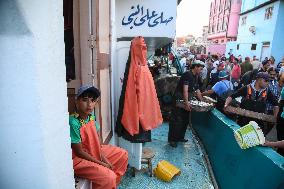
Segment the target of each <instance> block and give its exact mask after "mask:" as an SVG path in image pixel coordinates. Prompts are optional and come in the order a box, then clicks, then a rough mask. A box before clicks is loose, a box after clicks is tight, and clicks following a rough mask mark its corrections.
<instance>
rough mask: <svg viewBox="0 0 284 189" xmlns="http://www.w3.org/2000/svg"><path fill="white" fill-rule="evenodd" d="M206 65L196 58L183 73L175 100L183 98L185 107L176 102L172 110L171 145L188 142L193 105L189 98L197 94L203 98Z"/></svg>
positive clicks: (169, 138)
mask: <svg viewBox="0 0 284 189" xmlns="http://www.w3.org/2000/svg"><path fill="white" fill-rule="evenodd" d="M203 67H204V63H203V62H201V61H199V60H195V61H194V62H193V63H192V64H191V67H190V70H189V71H187V72H185V73H183V74H182V76H181V78H180V80H179V83H178V85H177V87H176V90H175V94H174V102H176V101H180V100H183V103H184V107H185V108H180V107H177V106H176V103H174V107H173V109H172V112H171V118H170V123H169V133H168V142H169V144H170V146H172V147H177V142H187V140H186V139H185V138H184V136H185V132H186V128H187V125H188V124H190V111H191V106H190V104H189V99H191V98H192V97H193V96H196V97H197V98H198V99H199V100H201V99H202V96H201V92H200V88H201V87H202V82H201V78H200V73H201V71H202V69H203Z"/></svg>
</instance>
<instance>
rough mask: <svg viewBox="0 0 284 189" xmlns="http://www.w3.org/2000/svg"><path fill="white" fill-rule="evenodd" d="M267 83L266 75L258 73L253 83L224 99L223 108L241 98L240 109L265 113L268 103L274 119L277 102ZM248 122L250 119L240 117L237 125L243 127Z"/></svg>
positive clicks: (267, 76) (267, 77)
mask: <svg viewBox="0 0 284 189" xmlns="http://www.w3.org/2000/svg"><path fill="white" fill-rule="evenodd" d="M268 81H269V75H268V73H265V72H259V73H258V74H257V76H256V80H255V81H253V82H252V83H251V84H249V85H246V86H243V87H242V88H240V89H239V90H238V91H236V92H235V93H234V94H232V95H231V96H229V97H228V98H227V99H226V102H225V106H224V107H227V106H228V105H229V104H230V102H231V101H232V99H234V98H237V97H240V96H241V97H242V101H241V104H240V108H242V109H246V110H250V111H254V112H259V113H266V104H267V102H270V103H271V104H272V105H273V113H274V116H275V117H276V116H277V113H278V110H279V108H278V102H277V99H276V97H275V96H274V95H273V93H272V92H271V91H270V90H269V89H268ZM249 121H252V119H249V118H247V117H240V119H239V120H238V124H239V125H240V126H244V125H246V124H248V122H249ZM254 121H257V120H254ZM257 122H258V124H260V126H261V125H263V124H262V123H261V122H259V121H257ZM262 127H263V126H262ZM264 132H265V131H264ZM265 134H266V133H265Z"/></svg>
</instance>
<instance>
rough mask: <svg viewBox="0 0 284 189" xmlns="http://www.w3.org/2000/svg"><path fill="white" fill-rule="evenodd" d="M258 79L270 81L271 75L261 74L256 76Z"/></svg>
mask: <svg viewBox="0 0 284 189" xmlns="http://www.w3.org/2000/svg"><path fill="white" fill-rule="evenodd" d="M256 78H262V79H264V80H266V81H268V80H269V74H268V73H266V72H259V73H258V74H257V75H256Z"/></svg>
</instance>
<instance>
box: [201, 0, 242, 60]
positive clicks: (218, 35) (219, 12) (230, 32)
mask: <svg viewBox="0 0 284 189" xmlns="http://www.w3.org/2000/svg"><path fill="white" fill-rule="evenodd" d="M241 6H242V1H241V0H213V1H212V2H211V6H210V16H209V28H208V37H207V39H208V42H209V45H208V49H207V52H210V53H211V54H221V55H222V54H224V53H225V51H226V43H227V42H228V41H236V39H237V34H238V24H239V18H240V16H239V14H240V11H241Z"/></svg>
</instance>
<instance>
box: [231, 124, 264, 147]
mask: <svg viewBox="0 0 284 189" xmlns="http://www.w3.org/2000/svg"><path fill="white" fill-rule="evenodd" d="M234 135H235V138H236V140H237V142H238V144H239V146H240V147H241V149H247V148H250V147H253V146H257V145H261V144H264V142H265V137H264V134H263V132H262V130H261V128H260V127H259V126H258V124H257V123H256V122H255V121H250V122H249V124H247V125H245V126H243V127H241V128H239V129H238V130H236V131H235V132H234Z"/></svg>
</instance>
